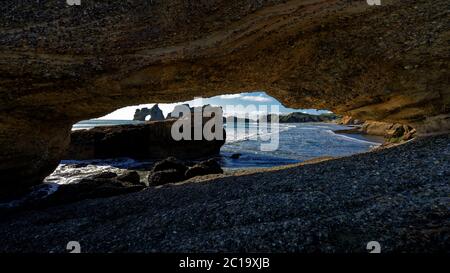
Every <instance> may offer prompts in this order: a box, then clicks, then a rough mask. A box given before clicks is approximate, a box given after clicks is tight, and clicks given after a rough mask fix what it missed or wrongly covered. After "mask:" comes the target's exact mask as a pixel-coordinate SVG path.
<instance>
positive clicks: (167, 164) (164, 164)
mask: <svg viewBox="0 0 450 273" xmlns="http://www.w3.org/2000/svg"><path fill="white" fill-rule="evenodd" d="M187 169H188V167H187V166H186V165H185V164H184V163H183V162H182V161H180V160H178V159H176V158H175V157H168V158H166V159H164V160H162V161H159V162H157V163H155V165H154V166H153V169H152V171H153V172H159V171H166V170H177V171H178V172H181V173H184V172H186V170H187Z"/></svg>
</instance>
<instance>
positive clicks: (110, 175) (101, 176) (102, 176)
mask: <svg viewBox="0 0 450 273" xmlns="http://www.w3.org/2000/svg"><path fill="white" fill-rule="evenodd" d="M114 177H117V174H116V173H114V172H102V173H99V174H96V175H93V176H91V177H89V178H90V179H93V180H95V179H109V178H114Z"/></svg>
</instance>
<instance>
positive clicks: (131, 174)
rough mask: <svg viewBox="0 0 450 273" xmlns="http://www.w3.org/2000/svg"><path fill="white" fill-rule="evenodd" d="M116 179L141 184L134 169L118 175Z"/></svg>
mask: <svg viewBox="0 0 450 273" xmlns="http://www.w3.org/2000/svg"><path fill="white" fill-rule="evenodd" d="M117 180H119V181H121V182H127V183H130V184H132V185H141V177H140V176H139V174H138V173H137V172H136V171H126V172H125V173H123V174H121V175H119V176H118V177H117Z"/></svg>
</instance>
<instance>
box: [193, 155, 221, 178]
mask: <svg viewBox="0 0 450 273" xmlns="http://www.w3.org/2000/svg"><path fill="white" fill-rule="evenodd" d="M221 173H223V170H222V168H221V167H220V164H219V162H217V160H215V159H209V160H206V161H203V162H200V163H198V164H195V165H194V166H192V167H191V168H189V169H188V170H187V171H186V174H185V176H186V178H187V179H189V178H192V177H195V176H201V175H208V174H221Z"/></svg>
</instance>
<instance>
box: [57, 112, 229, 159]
mask: <svg viewBox="0 0 450 273" xmlns="http://www.w3.org/2000/svg"><path fill="white" fill-rule="evenodd" d="M175 121H176V120H165V121H155V122H147V123H145V124H138V125H119V126H110V127H96V128H93V129H90V130H80V131H74V132H72V136H71V143H70V146H69V149H68V151H67V152H66V154H65V156H64V159H72V160H86V159H102V158H103V159H104V158H118V157H129V158H133V159H162V158H167V157H170V156H176V157H178V158H181V159H195V158H203V157H208V156H212V155H217V154H219V152H220V148H221V147H222V145H223V144H224V143H225V140H224V139H223V140H216V139H214V140H211V141H208V140H206V139H202V140H180V141H176V140H174V139H173V138H172V135H171V128H172V125H173V124H174V122H175Z"/></svg>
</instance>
